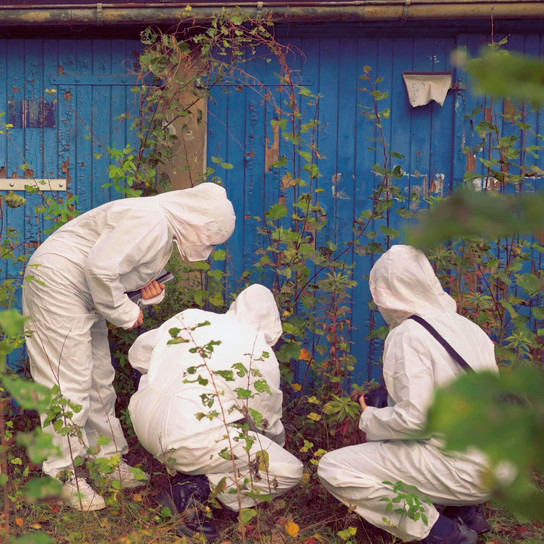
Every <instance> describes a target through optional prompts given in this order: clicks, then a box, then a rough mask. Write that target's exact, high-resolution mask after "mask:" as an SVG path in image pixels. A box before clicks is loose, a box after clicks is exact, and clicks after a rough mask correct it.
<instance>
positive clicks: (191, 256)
mask: <svg viewBox="0 0 544 544" xmlns="http://www.w3.org/2000/svg"><path fill="white" fill-rule="evenodd" d="M154 198H155V199H156V200H157V203H158V204H159V207H160V208H161V210H162V211H163V213H164V215H165V216H166V218H167V220H168V223H169V225H170V227H171V228H172V230H173V231H174V241H175V242H176V244H177V245H178V248H179V251H180V253H181V255H182V256H183V257H185V258H186V259H187V260H189V261H203V260H205V259H207V258H208V257H209V256H210V253H211V252H212V250H213V247H214V246H216V245H218V244H222V243H223V242H225V241H226V240H228V238H229V237H230V235H231V234H232V233H233V232H234V225H235V221H236V216H235V214H234V209H233V207H232V204H231V202H230V201H229V199H228V198H227V193H226V191H225V189H224V188H223V187H220V186H219V185H216V184H215V183H201V184H200V185H197V186H196V187H191V188H189V189H182V190H179V191H169V192H167V193H162V194H160V195H157V196H155V197H154Z"/></svg>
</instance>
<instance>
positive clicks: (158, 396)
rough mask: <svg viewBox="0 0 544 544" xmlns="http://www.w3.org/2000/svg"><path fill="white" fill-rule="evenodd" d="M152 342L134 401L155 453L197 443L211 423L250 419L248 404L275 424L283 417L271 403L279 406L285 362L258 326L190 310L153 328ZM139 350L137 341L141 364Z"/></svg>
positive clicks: (135, 415) (144, 437)
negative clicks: (262, 385) (258, 386)
mask: <svg viewBox="0 0 544 544" xmlns="http://www.w3.org/2000/svg"><path fill="white" fill-rule="evenodd" d="M171 331H175V332H177V334H175V335H174V336H175V338H174V337H173V336H172V333H171ZM153 343H154V348H153V350H152V352H151V355H150V358H149V363H148V364H149V366H148V368H147V373H146V374H145V375H144V376H142V378H141V380H140V385H139V387H138V391H137V392H136V393H135V394H134V395H133V396H132V398H131V400H130V405H129V409H130V412H131V416H132V421H133V425H134V428H135V431H136V434H137V435H138V437H139V439H140V441H141V442H142V444H143V445H144V447H145V448H146V449H147V450H148V451H150V452H151V453H152V454H153V455H155V456H157V457H160V456H161V453H162V452H163V451H164V449H166V450H168V449H169V448H170V447H172V446H173V444H174V443H175V444H180V443H183V442H185V441H190V443H191V444H192V443H193V442H194V441H198V440H199V439H198V436H199V435H205V434H206V433H208V432H209V431H210V430H211V429H217V428H219V429H222V430H223V431H224V428H225V424H230V423H233V422H235V421H237V420H240V419H242V418H243V417H244V410H245V409H246V406H248V407H255V409H256V410H258V411H262V412H263V416H264V417H266V418H268V419H272V421H270V423H273V422H274V420H276V419H278V417H279V416H278V414H277V413H272V414H271V413H268V409H267V407H268V406H274V407H277V406H281V399H282V393H281V391H280V389H279V381H280V375H279V366H278V363H277V360H276V358H275V355H274V353H273V351H272V349H271V347H270V346H269V345H268V344H267V343H266V341H265V339H264V336H263V334H262V333H260V332H259V331H258V330H256V329H255V328H252V327H251V326H249V325H247V324H244V323H240V321H239V320H237V319H235V318H234V317H233V316H232V315H229V314H217V313H213V312H206V311H203V310H198V309H189V310H185V311H183V312H181V313H179V314H177V315H176V316H174V317H172V318H170V319H169V320H168V321H166V322H165V323H163V324H162V325H161V326H160V327H159V328H158V329H157V330H156V331H154V333H153ZM138 349H139V345H138V344H135V346H133V348H131V350H130V352H129V357H130V360H131V363H132V364H133V366H135V367H136V368H138V366H139V365H138V363H135V359H136V358H137V357H138ZM139 369H140V370H144V371H145V370H146V369H144V368H143V367H142V366H139ZM244 369H245V370H244ZM257 380H264V381H265V382H266V385H267V391H266V392H258V391H256V390H255V382H256V381H257ZM241 390H247V391H251V394H252V397H251V398H249V399H248V398H244V397H243V396H242V395H243V394H244V393H240V391H241ZM214 414H216V415H214Z"/></svg>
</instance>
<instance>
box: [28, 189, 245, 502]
mask: <svg viewBox="0 0 544 544" xmlns="http://www.w3.org/2000/svg"><path fill="white" fill-rule="evenodd" d="M234 223H235V215H234V210H233V207H232V204H231V202H230V201H229V200H228V199H227V195H226V192H225V189H223V188H222V187H220V186H218V185H215V184H213V183H203V184H201V185H198V186H197V187H193V188H190V189H184V190H179V191H170V192H167V193H163V194H160V195H157V196H151V197H140V198H128V199H122V200H115V201H113V202H108V203H107V204H104V205H102V206H99V207H98V208H95V209H93V210H90V211H88V212H86V213H84V214H83V215H80V216H79V217H77V218H75V219H73V220H72V221H70V222H69V223H67V224H66V225H64V226H62V227H61V228H60V229H58V230H57V231H55V232H54V233H53V234H52V235H51V236H50V237H49V238H47V240H45V242H44V243H43V244H42V245H41V246H40V247H39V248H38V249H37V250H36V252H35V253H34V254H33V256H32V258H31V259H30V261H29V263H28V265H27V268H26V273H25V285H24V290H23V313H24V315H25V316H27V317H28V318H29V323H28V333H29V336H28V339H27V348H28V355H29V359H30V372H31V374H32V377H33V378H34V380H35V381H36V382H38V383H40V384H42V385H44V386H45V387H48V388H52V387H53V386H57V387H59V389H60V392H61V394H62V395H63V396H64V397H65V398H67V399H69V400H70V401H71V402H72V403H74V404H75V405H79V406H81V410H80V411H79V412H77V413H76V412H75V411H74V414H73V416H72V422H73V424H74V425H75V426H76V427H77V428H78V429H80V433H79V436H78V437H71V436H66V435H61V434H58V433H55V432H54V430H53V425H48V426H45V427H44V430H45V431H46V432H51V433H52V434H53V437H54V439H55V441H56V443H57V445H58V447H59V449H60V454H54V455H50V456H49V457H48V458H47V460H46V461H45V462H44V463H43V471H44V472H45V473H46V474H48V475H50V476H52V477H59V478H61V479H62V480H63V481H64V495H65V498H66V500H67V501H68V503H69V504H70V505H71V506H72V507H74V508H76V509H78V510H99V509H101V508H104V507H105V502H104V499H103V498H102V497H101V496H100V495H99V494H98V493H96V492H95V491H94V490H93V488H92V487H91V486H90V485H89V483H88V482H87V481H86V480H85V479H84V478H81V477H77V476H76V473H75V471H74V470H73V467H72V460H73V459H74V458H76V457H86V456H87V448H88V447H89V446H93V447H96V446H97V443H98V437H99V436H105V437H106V438H108V439H109V443H108V444H103V445H102V446H101V447H100V452H99V455H100V456H102V457H112V456H116V455H119V456H120V455H122V454H125V453H126V452H127V450H128V446H127V442H126V440H125V437H124V435H123V431H122V429H121V424H120V422H119V420H118V418H117V417H116V415H115V399H116V395H115V390H114V388H113V380H114V377H115V369H114V367H113V366H112V361H111V354H110V349H109V344H108V332H107V325H106V321H108V322H110V323H112V324H113V325H115V326H117V327H122V328H124V329H132V328H134V327H138V326H140V325H141V324H142V322H143V319H144V315H143V312H142V310H141V308H140V307H139V305H138V304H136V303H135V302H133V301H132V300H131V299H130V298H129V297H128V296H127V294H126V292H127V291H137V290H141V295H142V299H144V301H143V302H144V303H147V304H156V303H158V302H160V301H161V300H162V298H163V297H164V291H163V290H164V288H165V286H164V284H160V283H158V282H157V281H155V280H156V278H157V277H158V276H159V275H160V272H161V270H162V269H163V267H164V266H165V265H166V263H167V262H168V260H169V258H170V255H171V254H172V250H173V244H174V243H175V244H176V245H177V246H178V248H179V251H180V254H181V255H182V256H183V257H185V258H186V259H188V260H189V261H199V260H204V259H207V258H208V256H209V255H210V253H211V251H212V249H213V247H214V246H215V245H216V244H220V243H223V242H225V241H226V240H227V239H228V238H229V236H230V235H231V234H232V232H233V230H234ZM45 418H46V415H45V414H42V424H43V423H44V420H45ZM110 477H113V478H118V479H120V480H121V483H122V485H123V486H124V487H135V486H137V485H139V484H141V482H140V481H139V480H138V479H136V478H135V477H134V475H133V473H132V471H131V470H130V467H129V466H128V465H127V464H126V463H125V462H124V461H120V463H119V465H118V466H117V468H116V470H115V473H114V474H111V475H110Z"/></svg>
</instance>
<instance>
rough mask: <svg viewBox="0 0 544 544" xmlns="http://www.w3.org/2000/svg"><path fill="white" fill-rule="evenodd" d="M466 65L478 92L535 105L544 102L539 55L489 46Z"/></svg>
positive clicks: (543, 77) (542, 64)
mask: <svg viewBox="0 0 544 544" xmlns="http://www.w3.org/2000/svg"><path fill="white" fill-rule="evenodd" d="M464 68H465V70H466V71H467V72H468V73H469V74H470V75H471V78H472V81H473V84H474V91H475V92H476V93H477V94H486V95H489V96H492V97H495V98H511V99H513V100H516V101H518V102H529V103H531V104H532V105H533V106H535V107H540V106H542V105H543V104H544V63H542V60H539V59H538V58H536V57H529V56H526V55H522V54H520V53H516V52H508V51H505V50H497V49H495V48H490V49H487V50H484V51H483V52H482V54H481V55H480V57H478V58H474V59H471V60H469V61H468V62H467V63H466V66H465V67H464Z"/></svg>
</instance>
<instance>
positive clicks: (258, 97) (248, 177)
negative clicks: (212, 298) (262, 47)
mask: <svg viewBox="0 0 544 544" xmlns="http://www.w3.org/2000/svg"><path fill="white" fill-rule="evenodd" d="M261 55H263V56H261ZM268 56H269V53H268V52H267V51H259V55H258V57H257V58H258V59H259V60H257V58H256V59H255V60H254V61H252V62H250V63H248V70H250V72H251V74H255V76H256V77H257V78H258V79H260V80H262V81H269V80H270V78H271V76H272V74H271V73H270V71H269V64H270V63H267V62H266V58H268ZM274 68H275V69H276V67H274ZM274 71H275V70H274ZM257 91H258V92H257ZM263 92H272V89H271V88H269V89H263V90H261V89H255V91H252V90H248V97H247V113H246V115H247V121H246V127H247V128H246V135H245V138H246V141H245V151H244V155H245V164H246V168H245V170H246V172H245V191H244V216H243V217H240V218H239V221H240V223H241V224H243V233H244V246H243V252H244V253H243V269H244V272H245V271H250V270H251V267H252V266H253V265H254V264H255V261H256V259H257V258H258V257H259V256H258V255H255V250H256V248H257V247H259V246H260V245H261V240H262V239H261V236H260V235H258V233H257V228H258V226H260V223H258V222H257V221H256V220H255V219H254V217H260V218H263V217H264V213H265V209H264V198H263V195H264V179H265V149H266V140H265V133H266V123H267V115H266V108H267V104H268V101H267V100H265V97H264V96H262V93H263ZM237 280H238V278H237ZM257 281H261V282H262V281H263V279H262V278H258V279H257ZM235 283H236V286H237V288H241V287H242V285H240V284H239V281H236V282H235Z"/></svg>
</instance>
